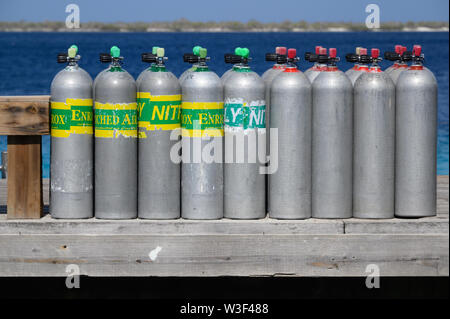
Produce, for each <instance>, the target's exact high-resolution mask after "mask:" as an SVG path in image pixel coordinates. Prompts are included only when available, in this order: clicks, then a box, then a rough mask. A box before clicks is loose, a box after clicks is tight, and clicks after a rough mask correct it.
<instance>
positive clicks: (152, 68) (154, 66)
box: [149, 64, 167, 72]
mask: <svg viewBox="0 0 450 319" xmlns="http://www.w3.org/2000/svg"><path fill="white" fill-rule="evenodd" d="M149 69H150V71H152V72H167V70H166V66H165V65H164V64H163V65H158V64H152V66H150V68H149Z"/></svg>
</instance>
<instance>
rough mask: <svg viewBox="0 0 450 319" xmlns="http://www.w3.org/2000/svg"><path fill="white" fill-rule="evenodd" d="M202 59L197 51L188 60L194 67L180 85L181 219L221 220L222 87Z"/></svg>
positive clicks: (200, 51) (203, 58) (202, 50)
mask: <svg viewBox="0 0 450 319" xmlns="http://www.w3.org/2000/svg"><path fill="white" fill-rule="evenodd" d="M206 55H207V51H206V49H205V48H201V49H199V55H193V56H191V57H189V59H188V62H189V63H191V64H197V67H196V68H195V69H194V70H192V72H190V74H189V76H187V77H186V78H185V79H184V80H183V81H182V83H181V91H182V105H181V134H182V138H181V141H182V165H181V216H182V217H183V218H188V219H220V218H222V217H223V152H222V148H223V117H224V112H223V87H222V82H221V81H220V78H219V77H218V76H217V74H216V73H214V72H212V71H210V70H209V68H208V65H207V64H206V61H208V60H209V57H207V56H206ZM208 137H209V138H208ZM211 137H212V138H211Z"/></svg>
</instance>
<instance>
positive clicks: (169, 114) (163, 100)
mask: <svg viewBox="0 0 450 319" xmlns="http://www.w3.org/2000/svg"><path fill="white" fill-rule="evenodd" d="M137 100H138V117H139V123H138V126H139V131H140V132H144V131H159V130H162V131H169V130H174V129H177V128H179V127H180V115H181V95H180V94H176V95H151V94H150V92H138V93H137ZM139 137H140V138H146V137H147V134H140V135H139Z"/></svg>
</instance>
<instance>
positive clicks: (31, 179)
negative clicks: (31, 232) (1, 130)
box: [7, 135, 43, 218]
mask: <svg viewBox="0 0 450 319" xmlns="http://www.w3.org/2000/svg"><path fill="white" fill-rule="evenodd" d="M41 170H42V169H41V136H37V135H36V136H8V200H7V214H8V218H40V217H41V216H42V206H43V204H42V178H41V177H42V172H41Z"/></svg>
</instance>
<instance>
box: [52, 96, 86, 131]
mask: <svg viewBox="0 0 450 319" xmlns="http://www.w3.org/2000/svg"><path fill="white" fill-rule="evenodd" d="M50 122H51V136H54V137H69V136H70V135H71V134H92V133H93V116H92V99H67V100H66V102H51V118H50Z"/></svg>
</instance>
